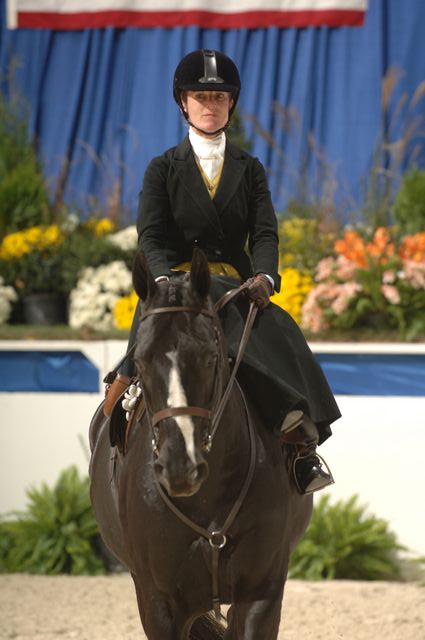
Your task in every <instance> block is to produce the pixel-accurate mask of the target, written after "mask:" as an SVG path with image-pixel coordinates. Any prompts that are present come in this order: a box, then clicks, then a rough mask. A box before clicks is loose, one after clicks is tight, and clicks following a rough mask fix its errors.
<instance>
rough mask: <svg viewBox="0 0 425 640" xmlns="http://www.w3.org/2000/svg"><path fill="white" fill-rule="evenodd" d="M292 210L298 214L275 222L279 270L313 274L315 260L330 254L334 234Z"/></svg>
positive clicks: (317, 260) (317, 222)
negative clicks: (288, 268)
mask: <svg viewBox="0 0 425 640" xmlns="http://www.w3.org/2000/svg"><path fill="white" fill-rule="evenodd" d="M288 211H289V210H288ZM292 211H294V213H295V210H294V209H292ZM296 211H298V215H290V216H289V215H285V216H284V217H282V218H281V220H280V221H279V252H280V267H281V269H284V268H286V267H293V268H295V269H298V270H299V271H301V272H307V273H309V274H310V275H313V274H314V270H315V267H316V265H317V263H318V262H319V260H321V259H322V258H323V257H324V256H326V255H328V254H329V253H330V252H331V251H332V249H333V244H334V242H335V239H336V232H335V230H333V229H332V228H329V227H326V226H325V225H323V224H322V223H321V222H320V219H319V218H315V217H309V216H306V215H301V212H300V210H299V209H296Z"/></svg>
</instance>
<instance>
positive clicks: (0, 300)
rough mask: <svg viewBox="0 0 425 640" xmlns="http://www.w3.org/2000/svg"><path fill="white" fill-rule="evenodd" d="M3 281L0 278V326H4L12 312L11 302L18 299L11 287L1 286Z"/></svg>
mask: <svg viewBox="0 0 425 640" xmlns="http://www.w3.org/2000/svg"><path fill="white" fill-rule="evenodd" d="M3 282H4V279H3V278H2V277H1V276H0V324H6V322H7V321H8V320H9V316H10V313H11V311H12V302H15V301H16V300H17V299H18V295H17V293H16V291H15V289H14V288H13V287H7V286H4V285H3Z"/></svg>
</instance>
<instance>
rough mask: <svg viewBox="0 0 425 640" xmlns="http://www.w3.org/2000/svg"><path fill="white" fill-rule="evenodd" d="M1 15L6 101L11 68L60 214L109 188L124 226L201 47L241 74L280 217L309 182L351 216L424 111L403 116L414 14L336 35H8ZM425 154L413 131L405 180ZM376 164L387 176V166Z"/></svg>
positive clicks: (416, 58)
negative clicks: (381, 149) (389, 152)
mask: <svg viewBox="0 0 425 640" xmlns="http://www.w3.org/2000/svg"><path fill="white" fill-rule="evenodd" d="M0 8H1V13H0V19H1V28H0V66H1V73H2V88H3V91H4V92H6V93H7V92H8V91H10V84H9V83H8V80H7V72H8V69H10V66H11V61H12V60H15V61H17V63H18V66H17V70H16V74H15V80H16V85H17V87H18V89H19V90H20V91H21V93H22V94H23V95H24V96H26V97H27V98H28V100H29V102H30V104H31V108H32V113H31V125H30V126H31V131H32V132H33V133H35V134H36V136H37V140H38V143H39V152H40V157H41V158H42V160H43V162H44V166H45V174H46V177H47V178H48V180H49V184H50V187H51V189H52V193H53V192H54V190H55V188H56V186H57V183H58V179H59V176H60V174H61V170H62V167H63V163H64V162H65V159H66V158H67V159H68V160H69V163H70V164H69V172H68V174H67V179H66V183H65V201H66V202H68V203H70V204H71V205H72V204H74V205H77V206H79V207H83V208H87V204H88V200H89V198H90V196H95V197H96V198H97V199H99V200H101V201H103V200H105V199H106V198H107V197H108V195H110V194H111V191H112V189H113V187H114V185H116V184H118V182H119V183H120V184H121V186H122V192H121V196H120V197H121V203H122V206H123V208H124V209H126V210H128V211H129V212H131V216H132V218H133V219H134V217H135V213H136V209H137V195H138V191H139V188H140V184H141V181H142V177H143V172H144V169H145V168H146V165H147V163H148V162H149V160H150V159H151V158H152V157H153V156H154V155H157V154H159V153H161V152H162V151H163V150H165V149H166V148H168V147H170V146H173V145H174V144H176V143H177V142H178V141H179V140H180V139H181V138H182V137H183V135H184V133H185V127H184V124H183V122H182V120H181V118H180V115H179V113H178V109H177V107H176V105H175V103H174V101H173V98H172V91H171V87H172V77H173V71H174V68H175V66H176V63H177V62H178V61H179V59H180V58H181V57H182V56H183V55H184V54H186V53H187V52H189V51H191V50H193V49H196V48H199V47H206V48H217V49H221V50H222V51H224V52H225V53H227V54H228V55H230V56H231V57H232V58H233V59H234V60H235V62H236V63H237V65H238V66H239V68H240V71H241V77H242V82H243V90H242V94H241V99H240V111H241V116H242V118H243V122H244V125H245V131H246V134H247V136H248V138H250V139H251V141H252V152H253V153H254V154H255V155H257V156H258V157H259V158H260V160H261V161H262V162H263V163H264V165H265V166H266V168H267V170H268V172H269V177H270V188H271V191H272V196H273V200H274V202H275V206H276V210H277V212H280V211H281V210H282V209H283V208H284V206H285V204H286V203H287V201H288V199H289V198H290V197H294V196H297V195H298V193H299V186H300V183H303V180H304V177H305V176H306V175H307V176H308V182H307V184H308V185H309V186H308V188H309V189H310V190H312V191H316V192H317V191H318V190H322V192H323V191H326V190H327V191H328V192H329V193H333V192H334V191H335V190H336V191H337V201H338V202H339V203H340V207H341V211H343V210H344V209H345V206H346V205H347V203H348V205H349V208H351V209H355V208H356V203H358V202H359V201H360V199H361V194H362V182H363V181H364V179H365V178H367V176H368V175H369V172H370V167H371V165H372V163H373V161H374V154H375V150H376V147H377V145H378V146H379V140H380V136H381V134H382V132H383V131H385V130H387V131H390V136H391V139H392V140H396V139H397V138H398V137H399V136H400V135H402V134H403V131H404V128H405V127H407V126H408V125H409V123H410V124H412V123H413V117H418V118H419V119H420V118H421V117H422V115H423V113H424V101H423V100H422V101H421V100H420V99H419V100H418V101H417V103H416V105H415V106H414V108H413V102H412V97H413V95H414V92H415V90H416V89H417V87H418V86H419V84H420V82H422V81H424V80H425V44H424V38H423V31H424V25H425V2H424V0H404V2H401V1H400V0H369V10H368V12H367V16H366V22H365V25H364V27H361V28H347V27H344V28H339V29H329V28H318V29H315V28H306V29H277V28H269V29H237V30H229V31H221V30H217V29H199V28H196V27H190V28H180V27H178V28H174V29H162V28H156V29H132V28H129V29H112V28H111V29H95V30H87V31H71V32H53V31H46V30H25V29H24V30H18V31H8V30H6V28H5V0H0ZM391 67H397V68H398V69H399V72H400V77H399V80H398V82H396V84H395V88H394V90H393V91H392V93H391V97H390V99H389V109H388V111H387V112H386V113H385V117H383V109H382V78H383V76H384V75H385V73H386V72H387V71H388V69H389V68H391ZM403 95H405V102H404V103H403V100H404V98H403ZM400 101H401V102H400ZM284 108H286V109H284ZM291 114H292V115H291ZM420 124H421V123H419V126H418V124H417V125H416V126H418V129H419V128H420ZM422 124H423V123H422ZM261 132H262V133H261ZM421 132H422V134H423V133H424V128H423V127H422V131H421ZM422 144H423V136H422V137H421V136H420V131H419V130H418V134H417V135H416V136H414V139H413V140H412V142H411V145H410V146H407V148H406V149H405V153H404V155H403V158H404V160H403V163H402V167H405V166H406V163H407V158H408V157H410V158H412V157H413V156H412V154H413V153H415V154H416V162H417V164H418V165H419V166H423V165H424V151H423V148H422V146H421V145H422ZM320 158H325V162H323V161H322V160H321V159H320ZM378 163H379V164H380V165H382V166H384V167H386V168H391V167H389V164H390V160H389V159H388V156H386V155H385V153H380V154H379V159H378ZM304 183H305V181H304Z"/></svg>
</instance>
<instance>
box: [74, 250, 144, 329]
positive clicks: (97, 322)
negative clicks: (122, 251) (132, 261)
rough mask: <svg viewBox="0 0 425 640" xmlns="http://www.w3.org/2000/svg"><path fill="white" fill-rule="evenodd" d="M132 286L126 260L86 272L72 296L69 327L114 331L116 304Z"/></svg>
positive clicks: (87, 269) (83, 273)
mask: <svg viewBox="0 0 425 640" xmlns="http://www.w3.org/2000/svg"><path fill="white" fill-rule="evenodd" d="M131 287H132V280H131V272H130V270H129V269H128V267H127V265H126V264H125V262H123V261H119V260H115V261H114V262H111V263H110V264H105V265H101V266H100V267H97V268H93V267H87V268H86V269H83V271H82V272H81V274H80V279H79V280H78V282H77V286H76V287H75V289H73V291H72V292H71V295H70V306H69V325H70V326H71V327H72V328H74V329H79V328H81V327H84V326H86V327H90V328H92V329H95V330H96V331H108V330H110V329H113V328H114V309H115V305H116V303H117V301H118V300H120V299H121V298H122V297H123V296H125V295H128V294H129V293H130V291H131Z"/></svg>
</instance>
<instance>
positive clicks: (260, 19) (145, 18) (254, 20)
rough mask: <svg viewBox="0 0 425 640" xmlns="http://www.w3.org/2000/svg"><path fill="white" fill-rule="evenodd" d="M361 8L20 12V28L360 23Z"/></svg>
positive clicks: (243, 26)
mask: <svg viewBox="0 0 425 640" xmlns="http://www.w3.org/2000/svg"><path fill="white" fill-rule="evenodd" d="M364 16H365V12H364V11H355V10H346V11H344V10H338V9H333V10H327V11H244V12H241V13H214V12H210V11H96V12H88V13H50V12H19V13H18V28H21V29H58V30H71V29H95V28H103V27H119V28H125V27H182V26H183V27H186V26H193V25H197V26H199V27H203V28H211V29H215V28H217V29H239V28H248V29H257V28H260V27H271V26H275V27H319V26H323V25H326V26H328V27H341V26H351V27H357V26H362V25H363V23H364Z"/></svg>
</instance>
